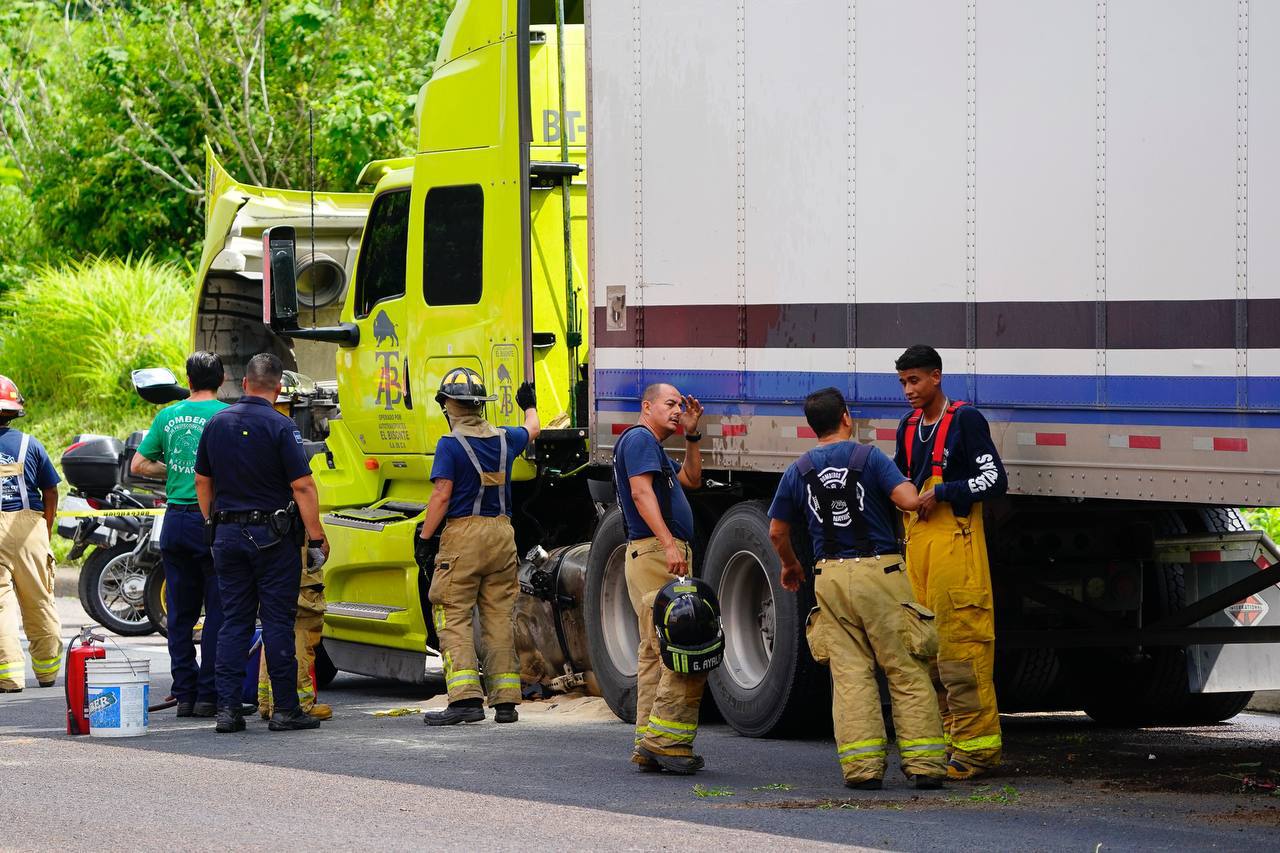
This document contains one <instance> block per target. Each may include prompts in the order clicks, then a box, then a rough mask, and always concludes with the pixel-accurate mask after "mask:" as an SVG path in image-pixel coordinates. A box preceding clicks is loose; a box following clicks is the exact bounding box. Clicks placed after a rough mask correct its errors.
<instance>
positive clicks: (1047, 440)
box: [1036, 432, 1067, 447]
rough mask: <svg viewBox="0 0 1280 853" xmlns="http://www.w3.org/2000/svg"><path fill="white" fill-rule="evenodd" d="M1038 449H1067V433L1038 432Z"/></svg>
mask: <svg viewBox="0 0 1280 853" xmlns="http://www.w3.org/2000/svg"><path fill="white" fill-rule="evenodd" d="M1036 446H1037V447H1066V446H1067V434H1066V433H1065V432H1038V433H1036Z"/></svg>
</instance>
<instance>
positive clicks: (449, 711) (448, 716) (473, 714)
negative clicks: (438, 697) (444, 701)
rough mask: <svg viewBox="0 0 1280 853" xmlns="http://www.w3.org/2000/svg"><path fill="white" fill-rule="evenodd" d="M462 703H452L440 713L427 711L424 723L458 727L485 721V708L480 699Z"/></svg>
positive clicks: (423, 718)
mask: <svg viewBox="0 0 1280 853" xmlns="http://www.w3.org/2000/svg"><path fill="white" fill-rule="evenodd" d="M462 702H465V703H466V704H465V705H464V704H462ZM462 702H451V703H449V707H447V708H444V709H443V710H440V711H427V712H426V713H425V714H423V715H422V722H423V723H424V724H426V725H428V726H456V725H457V724H458V723H478V722H480V721H481V720H483V719H484V708H483V707H482V706H481V705H480V700H479V699H463V700H462Z"/></svg>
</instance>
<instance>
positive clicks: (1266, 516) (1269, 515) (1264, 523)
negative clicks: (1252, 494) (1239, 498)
mask: <svg viewBox="0 0 1280 853" xmlns="http://www.w3.org/2000/svg"><path fill="white" fill-rule="evenodd" d="M1240 514H1241V515H1243V516H1244V521H1245V523H1246V524H1248V525H1249V526H1250V527H1252V528H1253V529H1255V530H1261V531H1263V532H1265V533H1266V534H1267V535H1268V536H1270V537H1271V538H1272V540H1274V541H1277V542H1280V507H1264V508H1253V509H1242V510H1240Z"/></svg>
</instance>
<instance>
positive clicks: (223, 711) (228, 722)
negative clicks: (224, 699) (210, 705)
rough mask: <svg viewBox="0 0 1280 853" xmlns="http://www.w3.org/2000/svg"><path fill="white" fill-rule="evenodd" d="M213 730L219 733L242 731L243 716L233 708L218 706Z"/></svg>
mask: <svg viewBox="0 0 1280 853" xmlns="http://www.w3.org/2000/svg"><path fill="white" fill-rule="evenodd" d="M213 730H214V731H215V732H218V733H219V734H229V733H231V732H242V731H244V717H242V716H241V715H240V714H238V713H237V712H236V709H235V708H219V709H218V718H217V720H216V721H215V722H214V725H213Z"/></svg>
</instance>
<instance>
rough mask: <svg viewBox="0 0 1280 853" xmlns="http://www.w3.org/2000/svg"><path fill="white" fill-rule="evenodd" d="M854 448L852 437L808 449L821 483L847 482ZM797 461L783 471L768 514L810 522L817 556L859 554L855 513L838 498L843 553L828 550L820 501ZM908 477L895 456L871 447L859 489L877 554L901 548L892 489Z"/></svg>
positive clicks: (838, 532) (838, 536)
mask: <svg viewBox="0 0 1280 853" xmlns="http://www.w3.org/2000/svg"><path fill="white" fill-rule="evenodd" d="M853 448H854V443H853V442H852V441H840V442H836V443H835V444H824V445H819V446H818V447H815V448H814V449H813V450H810V451H809V458H810V459H812V460H813V470H814V472H815V473H817V475H818V479H819V480H820V481H821V482H822V483H823V485H825V486H828V487H830V488H834V487H836V486H837V485H845V484H847V483H848V482H849V477H850V476H851V475H850V473H849V457H850V456H851V455H852V453H853ZM797 465H798V462H793V463H791V466H790V467H789V468H787V471H786V473H785V474H783V475H782V482H780V483H779V484H778V492H777V494H775V495H774V496H773V504H772V505H771V506H770V507H769V517H770V518H776V519H778V520H779V521H785V522H787V523H788V524H801V523H805V524H807V525H808V528H809V538H810V539H811V540H812V541H813V555H814V559H817V560H821V559H824V558H827V557H856V556H859V554H858V550H857V548H855V547H854V535H853V521H852V518H851V517H850V515H849V512H848V511H847V510H845V511H841V509H840V504H839V503H836V504H833V510H834V513H835V528H836V531H835V532H836V541H837V542H838V543H839V545H840V553H838V554H827V553H826V548H825V538H824V536H823V532H822V516H820V515H819V514H818V500H817V498H815V497H813V495H812V494H810V491H809V485H808V484H807V483H805V481H804V479H803V478H802V477H801V476H800V471H799V469H798V468H797ZM906 481H907V478H906V477H904V476H902V472H901V471H899V470H898V469H897V467H895V466H894V464H893V460H892V459H890V458H889V457H888V456H886V455H885V454H884V452H882V451H881V450H880V449H879V448H876V447H873V448H871V455H870V456H868V457H867V461H866V464H865V465H864V466H863V469H862V476H861V478H859V480H858V484H857V487H856V488H855V492H856V494H857V498H858V502H859V503H860V504H861V506H860V507H858V508H857V509H858V510H859V511H861V513H862V517H863V519H864V520H865V521H866V524H867V538H869V539H870V540H871V546H872V547H873V548H875V550H876V553H877V554H889V553H896V552H897V551H898V550H899V546H898V538H897V536H896V535H895V532H894V526H893V518H894V515H893V514H894V513H895V512H896V510H895V508H894V506H893V502H892V501H890V500H889V494H890V493H891V492H892V491H893V490H894V489H896V488H897V487H898V486H900V485H902V484H903V483H905V482H906Z"/></svg>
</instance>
